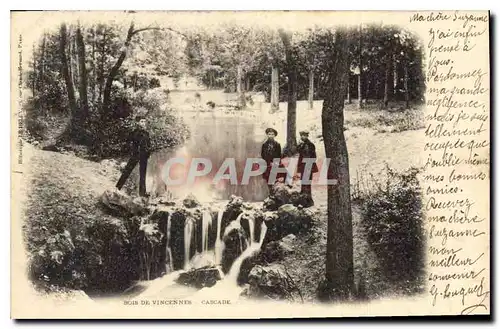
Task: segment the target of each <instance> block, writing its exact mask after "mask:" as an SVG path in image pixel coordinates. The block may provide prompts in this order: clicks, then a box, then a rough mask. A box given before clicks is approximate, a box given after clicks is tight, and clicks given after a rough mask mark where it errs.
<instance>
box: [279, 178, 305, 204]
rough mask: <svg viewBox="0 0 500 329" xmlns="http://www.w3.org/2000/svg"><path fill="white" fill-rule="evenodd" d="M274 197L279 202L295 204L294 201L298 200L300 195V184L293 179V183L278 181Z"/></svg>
mask: <svg viewBox="0 0 500 329" xmlns="http://www.w3.org/2000/svg"><path fill="white" fill-rule="evenodd" d="M273 191H274V194H273V198H274V199H275V200H277V202H278V203H279V204H287V203H291V204H293V201H295V200H298V199H299V196H300V184H298V183H297V181H292V183H291V184H286V183H283V182H277V183H276V184H274V187H273Z"/></svg>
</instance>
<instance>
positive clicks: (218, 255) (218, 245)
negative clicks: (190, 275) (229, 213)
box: [215, 209, 224, 264]
mask: <svg viewBox="0 0 500 329" xmlns="http://www.w3.org/2000/svg"><path fill="white" fill-rule="evenodd" d="M223 215H224V209H221V210H219V213H218V214H217V237H216V239H215V264H220V262H221V261H222V251H223V247H224V246H223V242H222V238H221V236H220V234H221V227H222V216H223Z"/></svg>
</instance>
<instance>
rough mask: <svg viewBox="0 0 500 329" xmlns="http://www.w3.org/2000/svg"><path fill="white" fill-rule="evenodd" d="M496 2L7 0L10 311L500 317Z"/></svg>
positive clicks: (42, 314) (41, 314)
mask: <svg viewBox="0 0 500 329" xmlns="http://www.w3.org/2000/svg"><path fill="white" fill-rule="evenodd" d="M489 18H490V16H489V12H488V11H471V12H466V11H432V12H431V11H422V12H416V11H415V12H403V11H393V12H391V11H373V12H358V11H346V12H328V11H315V12H312V11H311V12H307V11H304V12H299V11H297V12H294V11H289V12H279V11H241V12H229V11H227V12H222V11H221V12H217V11H213V12H210V11H203V12H202V11H200V12H197V11H178V12H168V11H150V12H141V11H108V12H106V11H95V12H92V11H81V12H78V11H59V12H58V11H51V12H44V11H38V12H35V11H33V12H29V11H27V12H12V13H11V45H10V47H11V60H12V61H11V93H12V94H11V95H12V98H11V118H12V123H11V124H12V138H11V141H12V149H11V159H12V160H11V161H12V163H11V177H12V187H11V188H12V199H11V205H12V214H11V223H12V225H11V228H12V229H11V239H12V246H11V278H12V279H11V287H12V289H11V291H12V295H11V317H12V318H16V319H27V318H31V319H42V318H76V319H78V318H81V319H89V318H131V319H132V318H134V319H136V318H141V319H174V318H181V319H201V318H219V319H235V318H313V317H332V318H335V317H376V316H423V315H464V316H466V315H478V314H480V315H486V316H488V315H490V312H491V310H490V298H491V296H490V286H491V281H490V192H489V191H490V190H489V185H490V70H489V67H490V66H489V61H490V58H489V53H490V49H489V48H490V44H489V35H490V30H489V25H490V22H489Z"/></svg>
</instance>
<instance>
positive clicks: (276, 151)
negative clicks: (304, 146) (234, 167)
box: [260, 128, 281, 195]
mask: <svg viewBox="0 0 500 329" xmlns="http://www.w3.org/2000/svg"><path fill="white" fill-rule="evenodd" d="M266 135H267V140H266V141H265V142H264V144H262V150H261V152H260V155H261V157H262V159H264V160H265V161H266V163H267V168H266V171H265V172H264V174H263V177H264V179H265V180H266V182H267V186H268V188H269V194H270V195H272V194H273V190H272V188H273V185H274V182H269V175H270V173H271V169H272V167H273V160H274V159H276V158H277V159H281V145H280V143H278V142H277V141H276V140H275V139H274V138H275V137H276V136H277V135H278V132H277V131H276V130H275V129H273V128H267V129H266ZM278 161H279V160H278Z"/></svg>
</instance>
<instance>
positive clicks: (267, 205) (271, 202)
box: [262, 198, 280, 211]
mask: <svg viewBox="0 0 500 329" xmlns="http://www.w3.org/2000/svg"><path fill="white" fill-rule="evenodd" d="M279 207H280V204H279V203H278V201H277V200H276V199H273V198H266V199H265V200H264V204H263V206H262V208H263V209H264V210H265V211H275V210H278V208H279Z"/></svg>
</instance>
